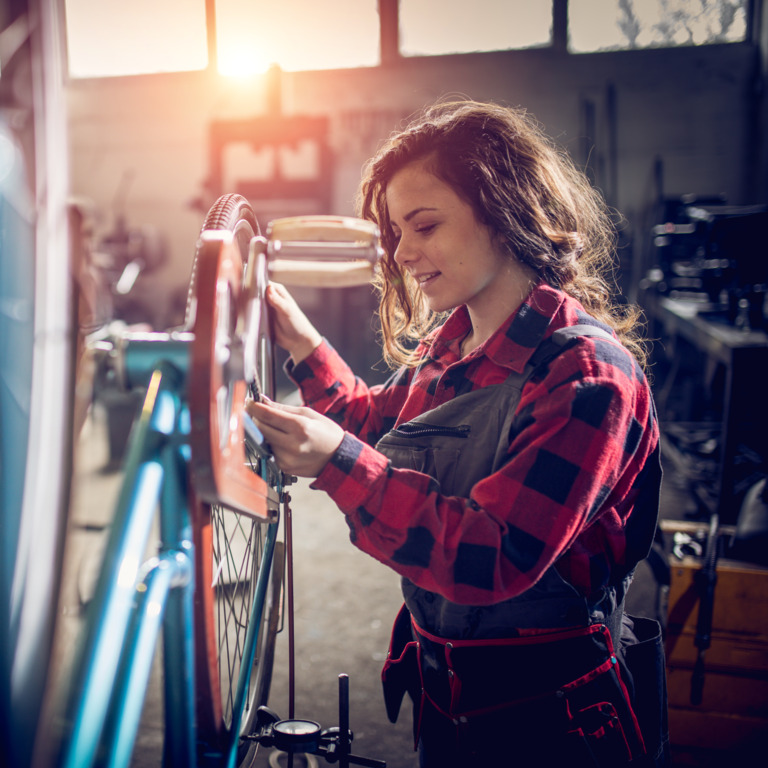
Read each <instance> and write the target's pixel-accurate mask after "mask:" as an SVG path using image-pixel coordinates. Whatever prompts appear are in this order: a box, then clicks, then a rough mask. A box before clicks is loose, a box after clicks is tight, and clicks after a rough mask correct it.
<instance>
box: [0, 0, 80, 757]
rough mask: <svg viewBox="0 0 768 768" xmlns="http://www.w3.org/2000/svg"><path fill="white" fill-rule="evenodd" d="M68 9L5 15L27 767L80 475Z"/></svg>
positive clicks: (27, 6)
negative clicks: (75, 468)
mask: <svg viewBox="0 0 768 768" xmlns="http://www.w3.org/2000/svg"><path fill="white" fill-rule="evenodd" d="M61 21H62V19H61V18H60V12H59V9H58V7H54V6H50V7H49V6H48V4H44V3H41V2H39V1H33V0H30V1H29V2H19V3H15V4H13V8H10V7H7V8H6V7H4V13H3V18H2V20H1V21H0V26H1V27H2V32H3V38H5V37H6V34H5V33H6V32H8V31H9V30H10V29H11V27H13V28H15V29H16V30H18V31H19V32H20V33H21V34H20V35H19V37H18V38H15V39H16V43H15V44H13V45H11V46H9V48H8V51H5V50H4V52H3V53H4V56H3V65H2V66H3V73H2V81H3V89H2V94H0V144H2V145H3V152H4V160H3V173H2V174H0V176H2V178H0V339H2V342H0V526H1V527H2V531H3V537H2V545H1V546H0V711H1V712H2V717H0V763H2V764H4V763H5V762H6V761H7V763H8V765H14V766H19V768H23V766H27V765H30V764H31V763H32V761H33V759H34V757H33V753H34V751H35V750H36V749H38V748H40V746H41V744H42V741H43V739H44V737H45V735H46V729H47V727H48V724H47V722H46V717H45V714H44V710H45V706H46V689H47V688H48V686H49V685H50V680H51V677H52V676H53V670H54V667H55V665H54V664H53V662H52V658H53V648H54V646H55V635H56V628H57V617H58V611H57V603H58V598H59V588H60V584H61V573H62V569H63V557H64V546H65V537H66V520H67V514H68V510H69V494H70V478H71V475H72V404H73V401H74V368H75V365H74V363H75V349H76V327H75V322H74V320H75V318H74V312H75V307H76V295H75V285H74V281H73V279H72V277H73V274H74V270H73V266H74V264H73V260H72V249H71V248H70V245H69V243H68V232H67V229H68V227H67V188H68V181H67V178H68V172H67V162H66V156H67V151H66V144H67V142H66V104H65V100H64V91H63V89H62V87H61V83H62V82H63V74H62V73H63V63H64V62H63V60H62V59H61V57H60V56H59V55H58V53H59V51H60V48H59V47H58V45H57V43H58V42H59V41H58V39H57V36H56V35H57V30H59V29H61V27H60V24H61ZM13 34H14V36H15V34H16V33H13ZM7 55H9V58H8V59H7V60H6V56H7ZM51 382H55V385H54V386H51ZM42 474H44V475H45V477H44V478H43V477H42V476H41V475H42Z"/></svg>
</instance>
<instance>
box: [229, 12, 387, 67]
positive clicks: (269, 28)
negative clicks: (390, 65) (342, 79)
mask: <svg viewBox="0 0 768 768" xmlns="http://www.w3.org/2000/svg"><path fill="white" fill-rule="evenodd" d="M216 36H217V44H218V49H219V51H218V56H219V61H218V67H219V71H220V72H221V73H222V74H228V75H238V74H242V75H248V74H252V73H254V72H259V71H264V70H266V69H267V68H268V67H269V66H270V64H275V63H276V64H279V65H280V67H281V68H282V69H283V70H285V71H296V70H309V69H335V68H343V67H361V66H375V65H376V64H378V63H379V15H378V7H377V2H376V0H333V2H321V1H320V0H278V2H275V0H259V1H258V2H257V1H256V0H217V2H216Z"/></svg>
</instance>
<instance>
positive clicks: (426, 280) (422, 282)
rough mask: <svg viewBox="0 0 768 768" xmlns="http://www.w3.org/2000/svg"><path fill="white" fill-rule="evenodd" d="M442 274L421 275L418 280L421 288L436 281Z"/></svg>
mask: <svg viewBox="0 0 768 768" xmlns="http://www.w3.org/2000/svg"><path fill="white" fill-rule="evenodd" d="M439 274H440V273H439V272H430V273H429V274H427V275H419V276H418V277H417V278H416V280H417V281H418V283H419V285H420V286H424V285H426V284H427V283H429V282H431V281H432V280H434V279H435V278H436V277H437V276H438V275H439Z"/></svg>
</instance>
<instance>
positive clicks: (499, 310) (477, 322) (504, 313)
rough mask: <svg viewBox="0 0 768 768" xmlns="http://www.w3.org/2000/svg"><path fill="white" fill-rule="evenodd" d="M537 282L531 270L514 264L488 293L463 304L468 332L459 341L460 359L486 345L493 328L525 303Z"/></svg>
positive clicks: (517, 263) (494, 330)
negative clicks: (466, 312) (469, 327)
mask: <svg viewBox="0 0 768 768" xmlns="http://www.w3.org/2000/svg"><path fill="white" fill-rule="evenodd" d="M537 282H538V280H537V278H536V275H535V273H534V272H533V270H532V269H530V268H528V267H525V266H523V265H522V264H520V263H519V262H517V261H515V262H512V263H511V264H510V269H509V271H508V272H505V273H504V275H503V276H502V277H500V278H499V279H497V280H496V281H495V283H494V285H493V288H492V290H491V291H487V292H486V293H485V294H484V295H483V296H482V298H478V300H477V301H473V302H470V303H468V304H467V311H468V312H469V319H470V321H471V323H472V329H471V330H470V332H469V333H468V334H467V335H466V336H465V337H464V340H463V341H462V342H461V356H462V357H464V356H465V355H468V354H469V353H470V352H472V350H474V349H477V347H479V346H480V345H481V344H483V343H484V342H486V341H487V340H488V339H489V338H490V337H491V336H492V335H493V334H494V333H495V332H496V329H497V328H498V327H499V326H500V325H501V324H502V323H503V322H504V321H505V320H506V319H507V318H508V317H509V316H510V315H511V314H512V313H513V312H514V311H515V310H516V309H517V308H518V307H519V306H520V305H521V304H522V303H523V302H524V301H525V299H526V298H527V297H528V294H529V293H530V292H531V291H532V290H533V288H534V287H535V285H536V284H537Z"/></svg>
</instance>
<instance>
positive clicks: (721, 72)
mask: <svg viewBox="0 0 768 768" xmlns="http://www.w3.org/2000/svg"><path fill="white" fill-rule="evenodd" d="M763 69H764V65H763V66H761V63H760V60H759V56H758V48H757V47H756V46H754V45H752V44H749V43H741V44H731V45H716V46H705V47H699V48H678V49H664V50H645V51H627V52H618V53H603V54H590V55H569V54H567V53H564V52H558V51H555V50H551V49H539V50H530V51H509V52H500V53H487V54H468V55H463V56H446V57H434V58H432V57H430V58H413V59H402V60H400V61H396V62H394V63H393V64H392V65H389V66H386V67H376V68H366V69H354V70H335V71H325V72H299V73H283V74H282V76H281V78H280V84H279V85H280V97H281V104H282V112H283V114H285V115H324V116H327V117H328V119H329V121H330V137H329V141H330V145H331V149H332V154H333V158H334V178H333V195H332V199H333V210H332V211H328V212H329V213H338V214H349V213H352V212H353V198H354V193H355V189H356V186H357V182H358V180H359V178H360V169H361V166H362V164H363V162H364V161H365V160H366V159H367V158H368V157H369V156H370V155H371V154H372V153H373V152H374V151H375V149H376V147H377V146H378V144H379V143H380V142H381V140H382V139H383V138H384V137H385V136H386V135H387V134H388V133H389V132H390V131H391V130H392V129H393V128H394V127H395V126H396V125H397V124H398V123H399V122H400V121H401V120H402V119H403V118H404V117H405V116H407V115H408V114H410V113H412V112H414V111H416V110H418V109H420V108H421V107H423V106H424V105H426V104H428V103H430V102H432V101H433V100H435V99H438V98H443V97H446V96H451V95H454V96H457V95H461V96H468V97H471V98H474V99H478V100H485V99H492V100H497V101H501V102H505V103H508V104H513V105H521V106H524V107H525V108H527V109H528V110H529V111H530V112H531V113H533V114H534V115H535V116H536V117H537V118H538V119H539V121H540V122H541V123H543V125H544V127H545V129H546V130H547V132H548V133H550V134H551V135H552V136H554V137H555V138H556V139H558V140H559V141H560V142H561V143H562V144H563V145H564V146H565V147H566V148H567V149H568V150H569V151H570V152H571V154H572V155H573V156H574V157H575V159H576V160H577V161H578V162H580V163H586V162H587V161H588V162H589V166H590V169H591V172H592V173H593V176H594V179H595V181H596V183H597V184H598V185H599V186H600V187H601V189H602V190H603V191H604V193H605V195H606V197H607V199H608V200H609V202H610V203H611V204H612V205H614V206H615V207H617V208H618V209H619V210H620V211H621V212H622V213H623V214H624V215H625V217H626V218H627V226H626V228H625V230H624V232H623V239H624V242H625V243H626V245H627V247H626V248H625V249H624V250H623V251H622V259H621V265H622V284H623V285H624V288H625V291H627V292H628V293H630V295H631V294H632V292H633V287H634V286H635V285H636V283H637V280H638V279H639V276H640V275H641V274H642V273H643V271H644V269H645V264H646V261H647V259H648V248H647V238H646V236H645V235H646V232H647V230H648V227H649V225H650V223H652V221H651V218H650V214H649V211H650V209H651V207H652V205H653V202H654V200H655V199H656V196H657V194H658V192H662V193H663V194H665V195H677V194H683V193H688V192H692V193H699V194H715V193H717V194H724V195H725V196H726V197H727V199H728V201H729V202H730V203H733V204H747V203H753V202H763V201H764V200H765V199H766V187H767V185H766V179H765V174H764V172H763V169H764V167H765V166H764V162H763V165H762V166H760V165H756V157H759V156H760V155H759V153H758V150H759V149H761V148H760V147H758V143H759V142H760V141H761V136H762V134H761V131H760V128H759V117H760V115H761V114H762V113H761V111H760V110H761V109H762V110H763V112H764V108H762V107H760V101H759V95H758V92H757V90H756V87H755V86H756V82H761V80H760V78H761V76H762V72H763ZM268 81H269V78H267V77H264V78H261V79H259V80H257V81H254V82H251V83H237V82H234V81H231V80H226V79H224V78H220V77H218V76H216V75H215V74H213V73H210V72H198V73H176V74H168V75H155V76H143V77H133V78H110V79H99V80H87V81H85V80H83V81H72V82H70V83H69V86H68V96H69V111H70V112H69V113H70V141H71V156H72V161H71V164H72V185H73V193H74V194H75V195H77V196H81V197H84V198H87V199H89V200H91V201H92V202H93V203H94V204H95V206H96V209H97V210H98V211H100V218H99V219H98V226H99V228H100V229H101V230H102V231H103V230H105V229H109V228H110V226H111V224H112V219H111V215H112V214H111V210H112V207H113V200H114V197H115V194H116V192H117V190H118V188H119V187H120V184H121V180H127V179H128V178H131V179H132V181H131V183H130V185H129V186H127V196H126V199H125V205H124V209H123V210H124V213H125V214H126V216H127V219H128V222H129V224H131V225H134V226H137V225H153V226H156V227H158V228H160V229H161V230H162V231H163V232H164V234H165V235H166V237H167V240H168V244H169V249H170V260H169V262H168V263H167V264H166V266H165V267H164V268H162V269H161V270H159V271H158V272H157V273H156V274H155V275H154V276H153V279H152V280H151V281H150V284H149V285H147V287H146V289H144V288H142V290H146V291H147V292H148V294H147V295H148V296H153V297H157V300H156V301H155V300H154V299H153V300H152V301H151V302H150V303H151V305H152V306H153V308H154V312H155V315H156V317H154V318H153V320H154V322H155V323H156V324H158V325H163V324H165V322H166V321H167V320H170V317H168V316H169V315H171V314H172V312H171V311H170V308H169V304H168V297H169V296H170V295H171V294H172V293H173V292H174V291H175V290H183V288H184V286H185V285H186V282H187V280H188V275H189V266H190V262H191V258H192V254H193V250H194V243H195V239H196V235H197V232H198V230H199V227H200V224H201V222H202V219H203V215H204V214H203V211H204V210H205V209H206V205H207V204H208V203H210V202H212V198H211V195H210V192H209V191H206V190H205V189H204V184H205V181H206V177H207V174H208V172H209V170H210V167H209V157H208V155H209V147H208V126H209V124H210V121H212V120H215V119H222V118H249V117H256V116H258V115H264V114H266V113H267V110H268V105H269V104H270V103H272V101H271V99H273V98H274V94H273V93H272V94H271V93H270V90H269V82H268ZM299 162H300V160H299ZM260 163H261V164H263V158H259V157H256V156H249V150H248V149H247V148H243V147H233V148H232V155H231V157H230V158H229V164H228V168H229V170H228V171H227V173H228V174H230V175H231V182H229V181H228V182H226V183H233V184H234V183H235V182H236V179H237V178H238V177H241V178H242V177H243V176H245V177H246V178H247V177H248V175H249V173H257V174H258V173H259V172H260V171H259V164H260ZM660 180H661V188H660V187H659V182H660ZM224 191H231V190H230V189H225V190H224ZM195 199H197V208H195V207H194V205H193V201H194V200H195ZM355 302H356V304H355ZM353 304H355V306H357V308H358V309H360V308H361V307H362V308H364V307H365V306H369V305H370V306H373V305H372V303H371V301H370V299H369V298H368V297H367V296H366V297H365V298H363V299H362V300H358V299H355V301H353Z"/></svg>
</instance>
